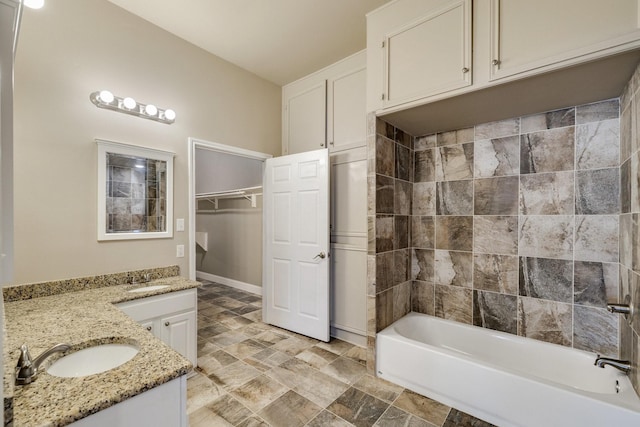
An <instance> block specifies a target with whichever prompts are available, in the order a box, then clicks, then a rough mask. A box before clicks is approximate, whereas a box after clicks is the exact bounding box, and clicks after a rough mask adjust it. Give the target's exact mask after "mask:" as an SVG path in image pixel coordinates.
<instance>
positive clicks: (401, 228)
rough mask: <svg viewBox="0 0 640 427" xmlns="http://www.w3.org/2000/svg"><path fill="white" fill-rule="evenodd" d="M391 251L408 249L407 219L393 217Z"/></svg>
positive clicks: (404, 217)
mask: <svg viewBox="0 0 640 427" xmlns="http://www.w3.org/2000/svg"><path fill="white" fill-rule="evenodd" d="M393 236H394V237H393V249H406V248H408V247H409V217H408V216H404V215H395V216H394V222H393Z"/></svg>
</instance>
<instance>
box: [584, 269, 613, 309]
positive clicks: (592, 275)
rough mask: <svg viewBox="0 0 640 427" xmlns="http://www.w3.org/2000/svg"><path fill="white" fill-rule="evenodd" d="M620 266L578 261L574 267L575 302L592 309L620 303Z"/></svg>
mask: <svg viewBox="0 0 640 427" xmlns="http://www.w3.org/2000/svg"><path fill="white" fill-rule="evenodd" d="M618 270H619V268H618V264H616V263H604V262H588V261H576V262H575V263H574V265H573V271H574V273H573V280H574V284H573V301H574V303H576V304H580V305H587V306H590V307H599V308H606V307H607V302H609V301H611V302H613V301H618V300H619V296H618V280H619V279H618Z"/></svg>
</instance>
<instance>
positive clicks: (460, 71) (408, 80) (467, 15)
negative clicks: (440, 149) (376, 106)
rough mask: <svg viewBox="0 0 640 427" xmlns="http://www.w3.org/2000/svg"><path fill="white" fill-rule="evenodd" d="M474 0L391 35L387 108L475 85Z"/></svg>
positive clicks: (386, 44) (388, 41) (455, 4)
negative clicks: (472, 5)
mask: <svg viewBox="0 0 640 427" xmlns="http://www.w3.org/2000/svg"><path fill="white" fill-rule="evenodd" d="M471 22H472V19H471V0H463V1H455V2H451V3H450V4H447V5H446V6H445V7H442V8H439V9H438V10H434V11H432V12H431V13H429V14H428V15H426V16H424V17H422V18H420V19H419V20H417V21H415V22H413V23H412V24H410V25H408V26H405V27H403V28H401V29H399V30H397V31H395V32H392V33H390V34H388V35H387V37H386V38H385V40H384V41H383V45H384V48H385V49H386V50H385V54H386V60H385V65H386V70H385V83H386V88H385V93H384V94H383V95H382V97H383V104H384V106H385V107H390V106H393V105H398V104H402V103H404V102H409V101H412V100H415V99H419V98H425V97H428V96H432V95H437V94H440V93H443V92H448V91H451V90H454V89H458V88H461V87H465V86H469V85H470V84H471Z"/></svg>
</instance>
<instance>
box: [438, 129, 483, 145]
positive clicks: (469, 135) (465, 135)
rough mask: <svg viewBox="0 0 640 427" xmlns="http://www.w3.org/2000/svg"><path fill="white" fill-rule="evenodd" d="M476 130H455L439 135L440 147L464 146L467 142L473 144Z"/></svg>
mask: <svg viewBox="0 0 640 427" xmlns="http://www.w3.org/2000/svg"><path fill="white" fill-rule="evenodd" d="M473 136H474V129H473V128H465V129H459V130H453V131H451V132H442V133H439V134H438V137H437V138H438V139H437V141H438V147H442V146H444V145H456V144H464V143H465V142H473Z"/></svg>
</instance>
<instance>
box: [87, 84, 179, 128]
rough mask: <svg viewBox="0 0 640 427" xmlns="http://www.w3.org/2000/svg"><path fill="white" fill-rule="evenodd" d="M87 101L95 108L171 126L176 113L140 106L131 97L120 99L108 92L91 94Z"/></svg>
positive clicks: (153, 106) (149, 106)
mask: <svg viewBox="0 0 640 427" xmlns="http://www.w3.org/2000/svg"><path fill="white" fill-rule="evenodd" d="M89 99H90V100H91V102H93V103H94V104H95V105H96V107H99V108H106V109H108V110H114V111H119V112H121V113H126V114H131V115H133V116H138V117H143V118H145V119H150V120H155V121H157V122H161V123H166V124H171V123H173V122H174V121H175V120H176V112H175V111H173V110H171V109H166V110H163V109H162V108H158V107H156V106H155V105H153V104H141V103H139V102H137V101H136V100H135V99H133V98H131V97H126V98H120V97H119V96H115V95H114V94H113V93H111V92H109V91H108V90H101V91H99V92H93V93H92V94H91V95H89Z"/></svg>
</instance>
